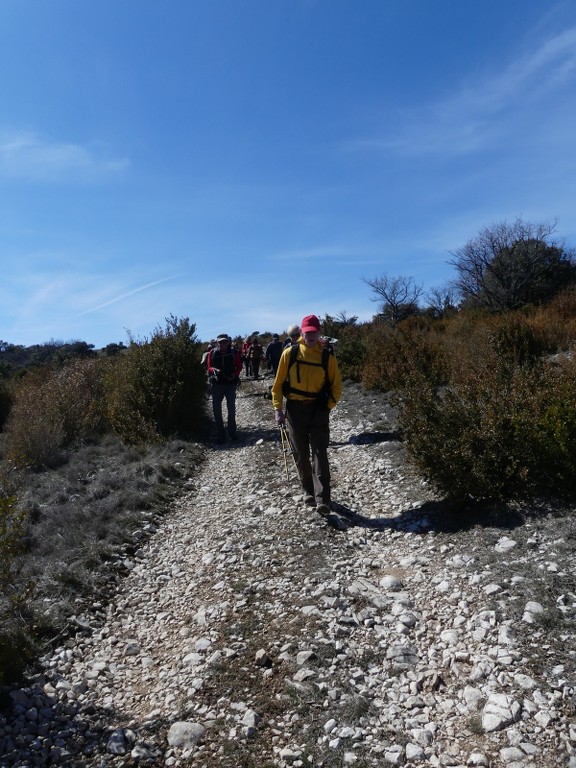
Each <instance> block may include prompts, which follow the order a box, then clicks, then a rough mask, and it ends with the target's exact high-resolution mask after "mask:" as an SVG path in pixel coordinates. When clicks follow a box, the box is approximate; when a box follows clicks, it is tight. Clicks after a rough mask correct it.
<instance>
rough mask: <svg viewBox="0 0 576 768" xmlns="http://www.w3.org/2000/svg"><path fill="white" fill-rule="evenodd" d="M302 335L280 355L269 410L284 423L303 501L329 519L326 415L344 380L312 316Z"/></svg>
mask: <svg viewBox="0 0 576 768" xmlns="http://www.w3.org/2000/svg"><path fill="white" fill-rule="evenodd" d="M300 330H301V337H300V339H299V341H298V342H297V343H296V344H292V345H291V346H289V347H286V349H285V350H284V351H283V352H282V357H281V358H280V363H279V364H278V371H277V372H276V377H275V379H274V384H273V385H272V405H273V407H274V411H275V418H276V424H277V425H278V426H281V425H283V424H284V423H286V426H287V428H288V436H289V439H290V445H291V447H292V451H293V453H294V459H295V461H296V466H297V468H298V474H299V476H300V483H301V485H302V490H303V492H304V502H305V503H306V504H308V505H310V506H315V507H316V511H317V512H318V513H319V514H320V515H328V514H329V513H330V504H331V490H330V465H329V463H328V444H329V441H330V411H331V410H332V408H333V407H334V406H335V405H336V403H337V402H338V400H339V399H340V397H341V395H342V378H341V376H340V370H339V368H338V362H337V360H336V357H335V355H334V353H333V352H331V351H330V349H328V348H327V347H326V346H325V345H324V344H323V343H322V342H321V337H320V320H319V319H318V318H317V317H316V315H307V316H306V317H305V318H304V319H303V320H302V323H301V326H300ZM284 397H285V398H286V412H284V410H283V408H282V404H283V398H284Z"/></svg>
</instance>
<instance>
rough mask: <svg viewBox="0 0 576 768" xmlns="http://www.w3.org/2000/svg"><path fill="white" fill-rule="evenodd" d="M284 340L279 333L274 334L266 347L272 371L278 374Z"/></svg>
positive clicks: (267, 358)
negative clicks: (282, 340)
mask: <svg viewBox="0 0 576 768" xmlns="http://www.w3.org/2000/svg"><path fill="white" fill-rule="evenodd" d="M282 349H283V347H282V342H281V341H280V337H279V336H278V334H277V333H275V334H273V335H272V341H271V342H270V344H268V346H267V347H266V360H267V361H268V366H269V367H270V368H271V369H272V373H273V374H274V376H276V371H277V370H278V363H279V362H280V355H281V354H282Z"/></svg>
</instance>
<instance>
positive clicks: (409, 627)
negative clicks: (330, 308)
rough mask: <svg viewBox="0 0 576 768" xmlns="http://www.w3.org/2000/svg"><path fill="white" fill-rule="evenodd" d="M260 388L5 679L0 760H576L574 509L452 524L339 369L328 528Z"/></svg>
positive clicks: (377, 412) (517, 764)
mask: <svg viewBox="0 0 576 768" xmlns="http://www.w3.org/2000/svg"><path fill="white" fill-rule="evenodd" d="M268 383H269V382H268V381H266V380H261V381H255V382H252V381H244V382H243V384H242V387H241V389H240V390H239V393H238V401H237V405H238V424H239V430H240V434H241V436H240V440H239V441H238V442H237V443H231V442H229V443H227V444H225V445H222V446H220V445H219V446H216V447H214V449H211V450H210V451H209V452H208V455H207V457H206V459H205V461H204V462H203V463H202V465H201V467H200V469H199V470H198V471H197V472H196V473H195V474H193V475H192V477H191V478H190V480H189V481H188V485H187V489H186V492H185V493H184V494H183V495H182V496H181V497H180V498H179V500H178V502H177V503H175V504H174V505H173V508H172V509H171V510H170V511H169V512H168V513H167V514H166V515H165V516H164V517H162V519H161V520H160V521H158V522H157V523H156V525H155V527H154V528H153V529H151V525H150V524H149V525H148V528H147V530H145V531H136V532H134V538H135V541H141V546H140V548H139V549H137V550H136V552H135V554H134V556H133V557H132V558H131V560H130V561H128V562H126V563H125V565H126V567H127V568H128V571H129V573H128V575H127V576H126V578H125V579H124V580H123V581H122V584H121V586H120V588H119V589H118V591H117V593H116V594H115V595H114V596H113V598H112V599H111V601H110V603H109V604H108V605H107V606H102V605H99V604H96V605H94V610H93V612H92V613H90V614H88V615H84V616H79V617H77V619H78V622H77V623H78V631H77V632H76V633H75V634H73V635H72V636H70V638H68V639H67V640H66V641H65V642H63V644H62V645H61V647H59V648H57V649H55V650H54V651H53V652H51V653H50V654H49V655H48V656H46V657H45V658H43V659H42V660H41V664H42V669H41V671H40V673H39V674H38V676H37V678H36V679H35V680H34V681H33V682H32V683H31V684H30V685H29V686H28V687H27V688H23V689H21V690H17V691H13V692H12V698H13V700H14V708H13V712H12V714H11V715H10V716H9V717H7V719H5V720H3V719H2V717H0V766H2V768H7V767H8V766H10V767H12V766H20V767H24V766H86V767H87V768H91V767H93V766H94V767H96V766H98V767H100V768H103V767H104V766H135V765H152V766H197V767H198V768H201V767H202V768H204V767H205V768H213V767H214V766H223V767H224V768H226V767H228V766H229V767H230V768H266V767H267V766H270V767H271V766H277V767H278V768H283V767H284V766H327V767H331V768H335V767H337V766H347V765H355V766H357V767H358V768H360V767H364V766H386V765H395V766H404V768H408V766H493V767H494V766H507V768H511V767H512V768H528V767H529V766H532V767H534V766H538V767H546V768H549V767H550V766H576V718H575V712H576V708H575V699H574V684H575V682H576V675H575V671H574V658H575V651H576V642H575V638H576V633H575V625H574V617H575V610H576V595H575V594H574V592H575V590H574V565H575V563H574V551H573V550H574V538H575V536H576V529H575V528H574V527H573V524H572V522H571V519H570V520H568V521H567V520H566V518H565V517H562V516H559V515H554V514H552V513H551V512H550V513H547V514H545V515H544V514H543V515H541V516H539V517H535V516H530V515H529V514H524V516H523V517H521V516H518V517H517V518H514V519H513V518H511V517H510V515H508V516H507V517H506V527H504V526H503V524H502V522H501V521H497V522H495V521H494V519H492V520H485V521H476V522H475V523H474V524H470V525H464V524H462V521H460V523H457V522H456V523H455V521H454V520H452V521H450V520H449V519H448V513H447V512H446V511H445V510H443V507H442V505H441V504H440V503H438V501H436V500H435V499H434V497H433V494H432V493H431V492H430V490H429V489H428V488H427V486H426V485H425V484H424V483H423V482H422V481H420V480H419V479H418V478H417V477H416V476H415V475H413V474H412V473H411V472H410V470H409V468H408V467H407V466H406V463H405V457H404V449H403V446H402V443H401V442H400V441H399V439H398V435H397V433H396V423H395V420H394V411H393V410H392V409H391V408H390V407H389V406H388V404H387V402H386V399H385V398H384V397H383V396H377V395H374V394H373V393H366V392H363V391H362V390H361V388H360V387H359V386H358V385H354V384H351V383H346V384H345V390H344V396H343V399H342V401H341V403H340V404H339V405H338V406H337V408H336V409H335V410H334V411H333V412H332V422H331V447H330V460H331V467H332V472H333V489H334V490H333V496H334V501H336V502H337V503H338V504H339V505H341V507H342V509H343V511H344V512H345V514H343V515H341V516H338V517H337V518H335V520H333V521H332V522H333V523H334V525H331V524H330V522H331V521H328V522H326V521H325V520H324V519H322V518H320V517H319V516H318V515H317V514H316V513H315V511H313V510H312V511H311V510H310V508H309V507H306V506H304V504H303V502H302V496H301V492H300V490H299V488H298V484H297V482H296V480H295V471H294V468H293V466H290V464H289V470H290V474H291V478H292V479H291V481H290V482H287V480H286V477H285V467H284V454H283V453H282V447H281V443H280V440H279V437H278V430H277V429H275V428H274V426H273V414H272V408H271V404H270V401H269V400H266V399H265V398H264V397H263V395H264V393H265V391H266V389H267V386H268ZM559 521H560V522H559Z"/></svg>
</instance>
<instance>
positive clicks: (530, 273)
mask: <svg viewBox="0 0 576 768" xmlns="http://www.w3.org/2000/svg"><path fill="white" fill-rule="evenodd" d="M555 229H556V222H554V223H553V224H549V223H541V224H532V223H530V222H525V221H523V220H522V219H516V221H515V222H514V223H513V224H508V223H507V222H505V221H504V222H500V223H499V224H495V225H493V226H491V227H486V228H485V229H483V230H482V231H481V232H480V233H479V235H478V236H477V237H476V238H475V239H474V240H470V241H469V242H468V243H466V245H464V246H463V247H462V248H459V249H458V250H456V251H454V252H452V257H453V258H452V259H451V260H450V262H449V263H450V264H452V265H453V266H454V267H455V268H456V272H457V277H456V280H455V281H454V284H455V285H456V287H457V289H458V292H459V294H460V296H461V297H462V298H463V299H464V300H465V301H468V302H469V303H472V304H476V305H477V306H484V307H488V308H490V309H515V308H517V307H521V306H523V305H524V304H529V303H540V302H542V301H546V300H549V299H551V298H552V297H553V296H554V295H555V294H556V293H557V292H558V291H559V290H560V289H561V288H564V287H566V286H567V285H569V284H570V283H572V282H574V280H575V279H576V266H575V264H574V261H573V256H572V254H571V253H569V252H567V251H565V250H564V248H563V247H562V246H560V245H558V244H557V243H555V242H554V241H553V240H551V235H552V233H553V232H554V230H555Z"/></svg>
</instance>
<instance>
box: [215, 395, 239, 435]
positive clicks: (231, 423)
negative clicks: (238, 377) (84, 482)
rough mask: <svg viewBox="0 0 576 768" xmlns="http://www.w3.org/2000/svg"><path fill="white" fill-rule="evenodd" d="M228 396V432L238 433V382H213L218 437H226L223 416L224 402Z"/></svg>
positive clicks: (231, 433)
mask: <svg viewBox="0 0 576 768" xmlns="http://www.w3.org/2000/svg"><path fill="white" fill-rule="evenodd" d="M224 398H226V408H227V410H228V419H227V422H228V433H229V434H230V436H231V437H232V436H234V435H235V434H236V382H230V384H212V412H213V414H214V421H215V423H216V430H217V432H218V437H224V435H225V431H224V420H223V418H222V402H223V400H224Z"/></svg>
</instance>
